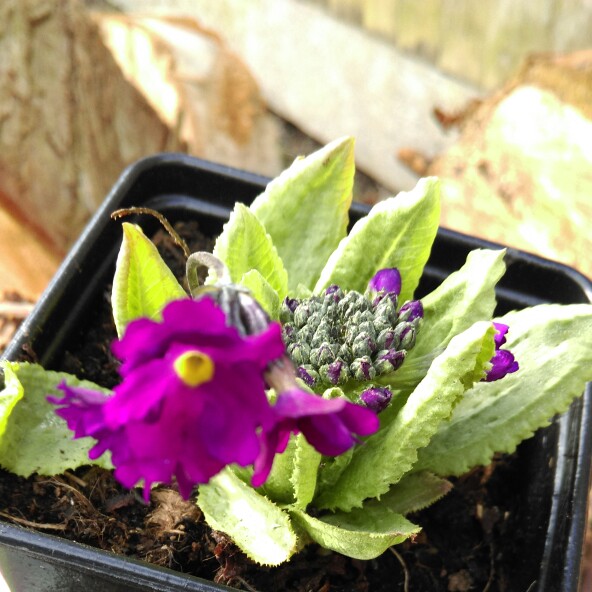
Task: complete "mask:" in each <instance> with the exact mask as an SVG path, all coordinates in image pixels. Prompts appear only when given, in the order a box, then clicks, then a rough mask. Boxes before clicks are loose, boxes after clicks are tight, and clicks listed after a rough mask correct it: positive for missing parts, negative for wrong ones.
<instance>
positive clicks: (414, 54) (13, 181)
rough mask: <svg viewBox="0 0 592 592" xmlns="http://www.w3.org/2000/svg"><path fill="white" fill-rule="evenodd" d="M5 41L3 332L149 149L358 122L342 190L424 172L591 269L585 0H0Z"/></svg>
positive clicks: (265, 157)
mask: <svg viewBox="0 0 592 592" xmlns="http://www.w3.org/2000/svg"><path fill="white" fill-rule="evenodd" d="M0 56H2V57H1V59H0V349H1V348H2V347H3V346H4V345H5V344H6V342H7V341H8V339H9V338H10V336H11V335H12V333H13V332H14V329H15V327H16V326H17V325H18V323H19V322H20V321H21V320H22V319H23V318H24V316H26V315H27V314H28V312H29V310H30V308H31V306H32V303H33V302H34V301H35V300H36V299H37V298H38V296H39V295H40V293H41V292H42V290H43V289H44V287H45V286H46V284H47V282H48V281H49V279H50V278H51V276H52V274H53V273H54V271H55V269H56V267H57V266H58V264H59V262H60V261H61V260H62V258H63V257H64V255H65V253H66V252H67V249H68V247H69V246H70V245H71V244H72V242H73V241H74V240H75V239H76V237H77V236H78V234H79V232H80V230H81V229H82V228H83V226H84V224H85V222H86V221H87V220H88V218H89V217H90V216H91V215H92V213H93V212H94V210H95V209H96V208H97V207H98V205H99V204H100V203H101V201H102V200H103V198H104V197H105V195H106V194H107V192H108V191H109V189H110V187H111V186H112V185H113V183H114V182H115V181H116V179H117V178H118V176H119V175H120V174H121V172H122V171H123V169H124V168H125V167H126V166H128V165H129V164H131V163H133V162H134V161H136V160H138V159H139V158H142V157H144V156H147V155H150V154H154V153H157V152H162V151H181V152H186V153H189V154H192V155H195V156H198V157H201V158H205V159H208V160H213V161H217V162H221V163H224V164H228V165H231V166H234V167H238V168H242V169H247V170H250V171H254V172H257V173H261V174H263V175H268V176H274V175H276V174H278V173H279V172H280V171H281V170H282V169H284V168H285V167H287V166H288V165H289V164H290V163H291V162H292V160H293V159H294V158H295V157H296V156H298V155H300V154H306V153H309V152H311V151H313V150H314V149H315V148H317V147H318V146H320V145H321V144H323V143H326V142H329V141H330V140H333V139H335V138H337V137H339V136H342V135H353V136H355V137H356V158H357V167H358V170H359V174H358V177H357V181H356V188H355V193H354V198H355V199H357V200H360V201H363V202H366V203H369V204H372V203H375V202H376V201H378V200H381V199H384V198H385V197H387V196H390V195H394V194H396V193H397V192H399V191H401V190H408V189H410V188H411V187H413V185H414V184H415V182H416V180H417V179H418V178H419V177H420V176H425V175H438V176H439V177H440V178H441V179H442V183H443V217H442V225H443V226H446V227H449V228H453V229H455V230H459V231H461V232H464V233H468V234H473V235H477V236H480V237H483V238H486V239H489V240H492V241H496V242H500V243H504V244H508V245H511V246H515V247H518V248H521V249H524V250H526V251H530V252H533V253H536V254H538V255H541V256H543V257H547V258H550V259H553V260H557V261H560V262H563V263H566V264H568V265H570V266H572V267H575V268H576V269H578V270H579V271H580V272H582V273H584V274H585V275H587V276H588V277H592V233H591V232H590V224H591V222H592V0H521V1H520V2H516V1H515V0H481V1H480V2H474V1H470V0H424V1H423V2H416V1H415V0H248V1H247V0H160V1H159V0H112V1H109V2H107V1H104V0H103V1H100V0H86V1H84V0H0ZM587 589H588V588H587ZM589 589H592V587H591V588H589Z"/></svg>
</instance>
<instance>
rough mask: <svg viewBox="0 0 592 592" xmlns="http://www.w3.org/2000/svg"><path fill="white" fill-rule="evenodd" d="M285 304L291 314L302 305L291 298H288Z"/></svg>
mask: <svg viewBox="0 0 592 592" xmlns="http://www.w3.org/2000/svg"><path fill="white" fill-rule="evenodd" d="M284 304H285V305H286V307H287V308H288V309H290V312H294V311H295V310H296V307H297V306H298V305H299V304H300V302H299V301H298V300H296V298H290V297H289V296H286V298H285V299H284Z"/></svg>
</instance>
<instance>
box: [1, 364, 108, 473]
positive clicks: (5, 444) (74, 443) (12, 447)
mask: <svg viewBox="0 0 592 592" xmlns="http://www.w3.org/2000/svg"><path fill="white" fill-rule="evenodd" d="M2 367H3V369H4V378H5V387H4V390H3V391H2V392H1V393H0V408H1V409H2V411H3V413H4V415H3V417H2V420H1V422H2V424H4V425H5V430H4V433H3V434H2V436H1V439H0V465H2V466H3V467H4V468H6V469H8V470H9V471H12V472H13V473H15V474H17V475H21V476H22V477H28V476H29V475H31V474H32V473H39V474H40V475H58V474H61V473H63V472H64V471H66V470H68V469H75V468H77V467H80V466H82V465H89V464H97V465H99V466H102V467H104V468H111V463H110V461H109V455H103V456H101V457H100V458H99V459H97V460H95V461H91V460H89V458H88V451H89V450H90V449H91V448H92V447H93V446H94V445H95V444H96V442H95V440H93V439H92V438H79V439H77V440H73V439H72V436H73V432H72V431H70V430H69V429H68V426H67V425H66V422H65V421H64V420H63V419H62V418H61V417H58V416H57V415H56V413H55V411H56V406H55V405H52V404H51V403H48V402H47V400H46V397H47V395H53V396H59V397H61V396H62V395H63V393H62V391H60V390H58V389H57V388H56V387H57V385H58V384H60V383H61V382H62V381H63V380H65V381H66V382H67V384H68V385H70V386H80V387H84V388H87V389H91V390H95V391H100V392H104V393H106V394H107V393H109V391H108V390H106V389H103V388H101V387H99V386H97V385H96V384H93V383H92V382H89V381H86V380H78V379H77V378H76V377H74V376H71V375H69V374H66V373H64V372H51V371H49V370H45V369H43V368H42V367H41V366H38V365H37V364H28V363H17V362H7V361H4V362H2ZM4 402H7V404H4ZM11 407H12V408H11Z"/></svg>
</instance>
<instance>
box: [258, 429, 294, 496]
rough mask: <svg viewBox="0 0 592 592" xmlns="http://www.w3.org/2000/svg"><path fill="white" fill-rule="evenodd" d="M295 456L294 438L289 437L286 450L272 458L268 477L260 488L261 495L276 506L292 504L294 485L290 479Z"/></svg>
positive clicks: (292, 436)
mask: <svg viewBox="0 0 592 592" xmlns="http://www.w3.org/2000/svg"><path fill="white" fill-rule="evenodd" d="M295 456H296V436H294V435H291V436H290V440H289V441H288V446H286V450H284V452H282V453H281V454H276V455H275V456H274V458H273V465H272V466H271V471H270V472H269V476H268V477H267V479H266V480H265V483H264V484H263V485H262V486H261V488H260V490H261V492H262V493H264V494H265V495H266V496H267V497H268V498H269V499H270V500H272V501H274V502H276V503H278V504H283V505H289V504H293V503H294V500H295V497H294V485H293V484H292V481H291V478H292V473H293V472H294V459H295Z"/></svg>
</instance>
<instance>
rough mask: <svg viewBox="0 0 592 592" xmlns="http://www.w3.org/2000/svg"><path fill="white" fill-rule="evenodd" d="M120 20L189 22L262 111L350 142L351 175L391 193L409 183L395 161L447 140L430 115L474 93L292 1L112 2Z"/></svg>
mask: <svg viewBox="0 0 592 592" xmlns="http://www.w3.org/2000/svg"><path fill="white" fill-rule="evenodd" d="M117 4H118V5H119V6H120V7H122V8H123V9H125V10H126V11H134V10H135V11H138V12H139V13H146V12H152V13H153V14H165V15H185V16H193V17H194V18H196V19H197V20H198V21H199V22H200V23H201V24H202V25H203V26H206V27H209V28H212V29H214V30H216V31H217V32H218V33H219V34H220V35H221V36H223V37H224V39H225V41H226V42H227V43H228V44H229V46H230V47H231V48H232V49H234V50H235V51H236V52H237V53H239V55H240V56H241V57H242V58H243V59H244V60H245V62H246V63H247V65H248V66H249V68H250V69H251V71H252V73H253V74H254V76H255V78H256V79H257V81H258V83H259V86H260V88H261V91H262V94H263V97H264V98H265V100H266V102H267V103H268V105H269V106H270V107H271V109H273V110H274V111H275V112H277V113H278V114H279V115H281V116H282V117H284V118H285V119H287V120H289V121H291V122H293V123H294V124H295V125H297V126H298V127H299V128H301V129H302V130H303V131H305V132H306V133H308V134H309V135H310V136H312V137H313V138H315V139H317V140H319V141H320V142H328V141H330V140H332V139H335V138H337V137H339V136H342V135H353V136H355V137H356V140H357V144H356V154H357V162H358V165H359V167H360V168H361V169H362V170H364V171H365V172H367V173H368V174H370V175H371V176H372V177H374V178H375V179H377V180H378V181H379V182H380V183H382V184H383V185H384V186H385V187H387V188H389V189H391V190H393V191H395V190H398V189H406V188H409V187H411V186H412V185H413V184H414V183H415V181H416V176H415V175H414V174H413V173H412V172H410V171H409V170H408V169H407V168H406V167H404V166H403V165H402V164H401V163H400V162H399V161H398V159H397V153H398V151H399V150H400V149H401V148H404V147H407V146H413V147H414V148H416V149H418V150H420V151H422V152H424V153H425V154H426V155H428V156H433V155H436V154H438V153H439V152H441V151H442V150H443V149H444V148H445V147H446V146H448V145H450V143H451V142H452V141H453V140H454V138H455V134H454V133H446V132H444V131H442V129H441V128H440V127H439V126H438V124H437V123H436V121H435V120H434V118H433V116H432V111H433V109H434V107H436V106H437V107H440V108H442V109H444V110H447V111H454V110H456V109H458V108H460V107H461V106H463V105H464V104H465V102H466V101H467V100H468V99H469V98H471V97H473V96H474V95H475V93H476V91H475V89H474V88H473V87H471V86H469V85H466V84H462V83H459V82H457V81H455V80H452V79H450V78H448V77H446V76H444V75H442V74H440V73H438V72H437V71H435V70H434V69H433V68H431V67H430V66H428V65H426V64H425V63H422V62H420V61H418V60H416V59H413V58H410V57H408V56H406V55H404V54H402V53H400V52H399V51H397V50H396V49H395V48H393V47H392V46H391V45H389V44H387V43H384V42H382V41H380V40H378V39H376V38H373V37H372V36H369V35H367V34H365V33H363V32H361V31H360V30H359V29H358V28H356V27H353V26H350V25H347V24H345V23H343V22H340V21H338V20H336V19H334V18H331V17H330V16H329V15H328V14H327V13H326V12H325V11H324V10H322V9H320V8H317V7H314V6H311V5H309V4H307V3H301V2H298V1H296V0H282V1H279V2H278V1H277V0H250V1H249V2H243V1H242V0H238V1H237V0H217V1H216V2H210V1H208V0H169V1H168V2H166V3H165V2H159V1H157V0H118V2H117Z"/></svg>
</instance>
